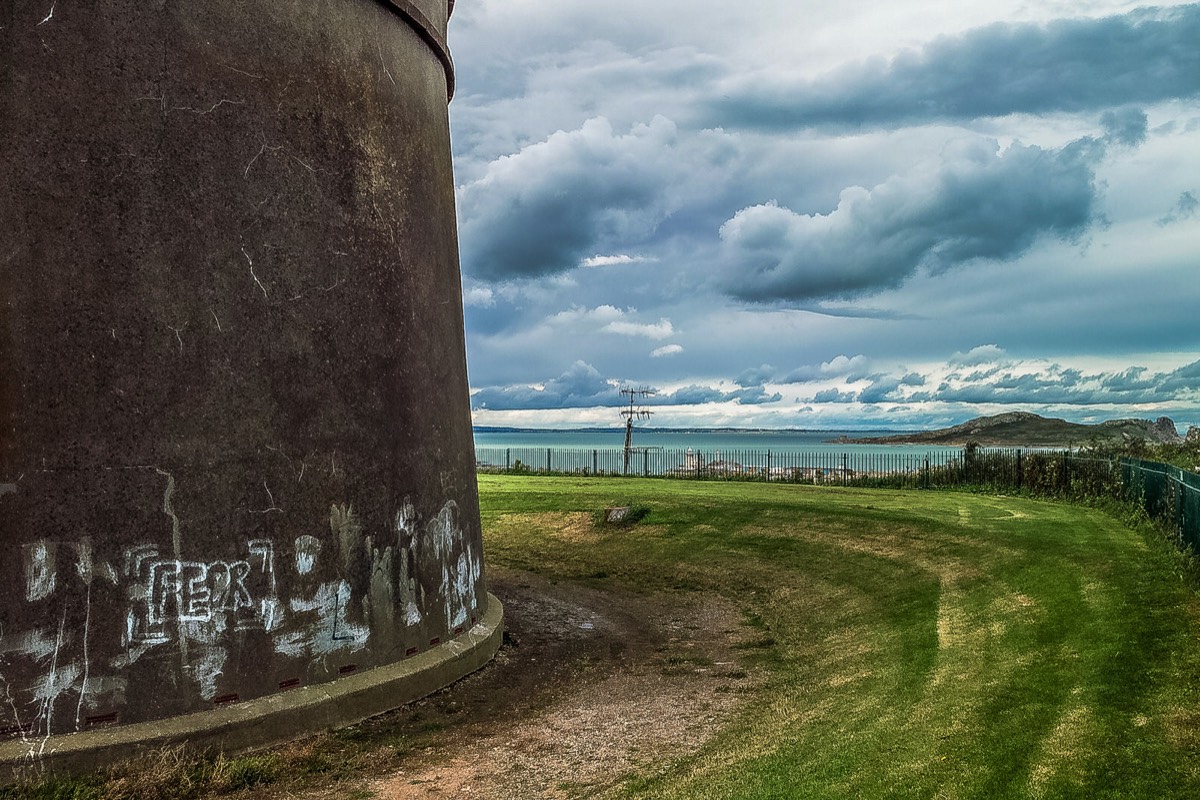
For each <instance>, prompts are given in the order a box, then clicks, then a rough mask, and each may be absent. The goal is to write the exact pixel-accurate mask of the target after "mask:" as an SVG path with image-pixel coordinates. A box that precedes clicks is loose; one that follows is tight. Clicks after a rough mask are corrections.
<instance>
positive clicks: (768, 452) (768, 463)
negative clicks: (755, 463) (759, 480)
mask: <svg viewBox="0 0 1200 800" xmlns="http://www.w3.org/2000/svg"><path fill="white" fill-rule="evenodd" d="M766 477H767V480H768V481H770V480H771V451H770V450H768V451H767V476H766Z"/></svg>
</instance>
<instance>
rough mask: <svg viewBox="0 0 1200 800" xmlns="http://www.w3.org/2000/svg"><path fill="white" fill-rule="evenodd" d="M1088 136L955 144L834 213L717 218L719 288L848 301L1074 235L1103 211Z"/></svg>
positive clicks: (859, 193) (1097, 148)
mask: <svg viewBox="0 0 1200 800" xmlns="http://www.w3.org/2000/svg"><path fill="white" fill-rule="evenodd" d="M1103 152H1104V146H1103V144H1102V143H1101V142H1099V141H1098V140H1096V139H1092V138H1090V137H1085V138H1083V139H1079V140H1076V141H1075V142H1072V143H1070V144H1068V145H1066V146H1064V147H1062V148H1058V149H1046V148H1041V147H1037V146H1032V145H1030V146H1027V145H1022V144H1019V143H1014V144H1013V145H1011V146H1009V147H1008V148H1007V149H1004V150H1001V149H1000V148H999V145H998V144H997V143H996V142H995V141H992V140H978V139H973V140H959V141H957V142H953V143H951V144H950V145H948V146H947V148H946V151H945V152H944V153H943V156H942V159H941V161H940V163H934V164H926V165H924V166H922V167H919V168H917V169H914V170H913V171H912V172H910V173H908V174H905V175H898V176H894V177H892V178H890V179H888V180H887V181H885V182H884V183H882V184H879V185H878V186H875V187H874V188H873V189H869V190H868V189H865V188H862V187H853V188H850V189H846V190H844V191H843V192H842V195H841V198H840V201H839V203H838V206H837V208H836V209H834V210H833V211H831V212H830V213H828V214H802V213H797V212H795V211H793V210H791V209H789V208H786V207H783V206H779V205H775V204H766V205H757V206H751V207H749V208H744V209H742V210H741V211H739V212H737V214H735V215H734V216H733V217H732V218H731V219H729V220H728V221H726V222H725V224H724V225H722V226H721V229H720V236H721V248H722V260H723V263H724V288H725V290H726V291H727V292H728V293H729V294H730V295H732V296H734V297H737V298H740V299H743V300H749V301H755V302H773V301H780V300H785V301H807V300H815V299H820V298H851V297H857V296H861V295H864V294H869V293H871V292H877V291H880V290H883V289H887V288H894V287H896V286H899V285H900V284H901V283H903V282H904V281H905V280H906V279H907V278H909V277H910V276H912V275H913V274H914V273H916V272H917V271H918V270H919V269H925V270H928V271H929V272H930V273H933V274H937V273H940V272H944V271H946V270H949V269H951V268H953V267H956V266H959V265H962V264H965V263H967V262H970V261H973V260H977V259H989V260H995V261H1006V260H1011V259H1014V258H1016V257H1018V256H1020V255H1022V254H1023V253H1025V252H1026V251H1027V250H1029V248H1030V247H1031V246H1032V245H1033V243H1034V242H1035V241H1037V240H1038V239H1039V238H1040V237H1044V236H1053V237H1057V238H1060V239H1065V240H1068V241H1070V240H1077V239H1078V238H1080V237H1081V236H1082V235H1083V234H1084V233H1085V232H1086V231H1087V230H1088V228H1089V227H1090V226H1091V224H1092V223H1093V222H1095V221H1096V219H1097V216H1098V214H1097V189H1096V186H1095V174H1094V172H1093V166H1094V164H1095V163H1096V162H1097V161H1098V160H1099V159H1100V157H1101V156H1102V155H1103Z"/></svg>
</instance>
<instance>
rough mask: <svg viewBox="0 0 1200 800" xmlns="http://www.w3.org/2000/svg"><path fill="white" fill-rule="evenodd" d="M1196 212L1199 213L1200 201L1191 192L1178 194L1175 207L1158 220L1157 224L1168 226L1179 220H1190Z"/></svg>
mask: <svg viewBox="0 0 1200 800" xmlns="http://www.w3.org/2000/svg"><path fill="white" fill-rule="evenodd" d="M1197 211H1200V200H1197V199H1196V195H1195V194H1194V193H1192V192H1180V193H1179V199H1178V200H1176V201H1175V207H1174V208H1172V209H1171V210H1170V211H1169V212H1168V213H1167V214H1166V215H1165V216H1164V217H1162V218H1160V219H1159V220H1158V224H1159V225H1170V224H1172V223H1175V222H1180V221H1181V220H1185V219H1191V218H1192V217H1194V216H1196V212H1197Z"/></svg>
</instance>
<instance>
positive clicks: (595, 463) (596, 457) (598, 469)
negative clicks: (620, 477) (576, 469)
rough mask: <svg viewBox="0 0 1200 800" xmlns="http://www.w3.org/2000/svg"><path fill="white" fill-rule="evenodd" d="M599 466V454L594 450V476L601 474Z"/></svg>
mask: <svg viewBox="0 0 1200 800" xmlns="http://www.w3.org/2000/svg"><path fill="white" fill-rule="evenodd" d="M598 464H599V455H598V454H597V452H596V451H595V450H593V451H592V474H593V475H598V474H600V468H599V466H597V465H598Z"/></svg>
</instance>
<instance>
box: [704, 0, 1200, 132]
mask: <svg viewBox="0 0 1200 800" xmlns="http://www.w3.org/2000/svg"><path fill="white" fill-rule="evenodd" d="M1197 42H1200V5H1196V4H1193V5H1187V6H1179V7H1175V8H1169V9H1159V8H1149V9H1138V10H1136V11H1132V12H1130V13H1128V14H1125V15H1122V16H1112V17H1106V18H1101V19H1062V20H1056V21H1054V22H1050V23H1048V24H1045V25H1039V24H1032V23H1016V24H1014V23H996V24H993V25H988V26H986V27H982V28H977V29H974V30H971V31H968V32H966V33H963V34H958V35H950V36H941V37H938V38H937V39H935V40H933V41H932V42H930V43H928V44H927V45H925V46H924V47H922V48H921V49H919V50H908V51H905V52H903V53H901V54H899V55H897V56H896V57H895V58H892V59H890V60H886V59H882V58H877V59H871V60H868V61H865V62H862V63H858V64H854V65H851V66H847V67H843V68H840V69H838V70H835V71H833V72H831V73H828V74H826V75H823V76H821V77H820V78H819V79H817V80H805V81H792V82H786V81H779V80H772V79H771V78H770V77H763V76H758V77H757V79H756V80H754V81H752V82H751V81H747V82H746V83H745V84H742V85H741V86H731V87H726V90H725V93H724V96H723V97H722V98H721V99H718V100H713V101H710V103H709V104H708V107H707V109H706V110H705V112H704V113H703V118H704V120H705V122H706V123H707V124H712V125H721V126H724V127H726V128H735V127H745V128H756V129H768V130H770V129H788V128H798V127H800V128H803V127H821V126H835V127H871V126H884V127H890V126H894V125H897V124H905V123H921V122H927V121H936V120H958V119H977V118H981V117H999V116H1005V115H1009V114H1020V113H1030V114H1041V113H1049V112H1055V111H1076V112H1077V111H1086V110H1089V109H1091V110H1099V109H1103V108H1110V107H1113V106H1121V105H1126V104H1129V103H1143V104H1144V103H1151V102H1156V101H1159V100H1167V99H1171V98H1190V97H1194V96H1196V95H1198V94H1200V47H1197V46H1196V43H1197Z"/></svg>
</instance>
